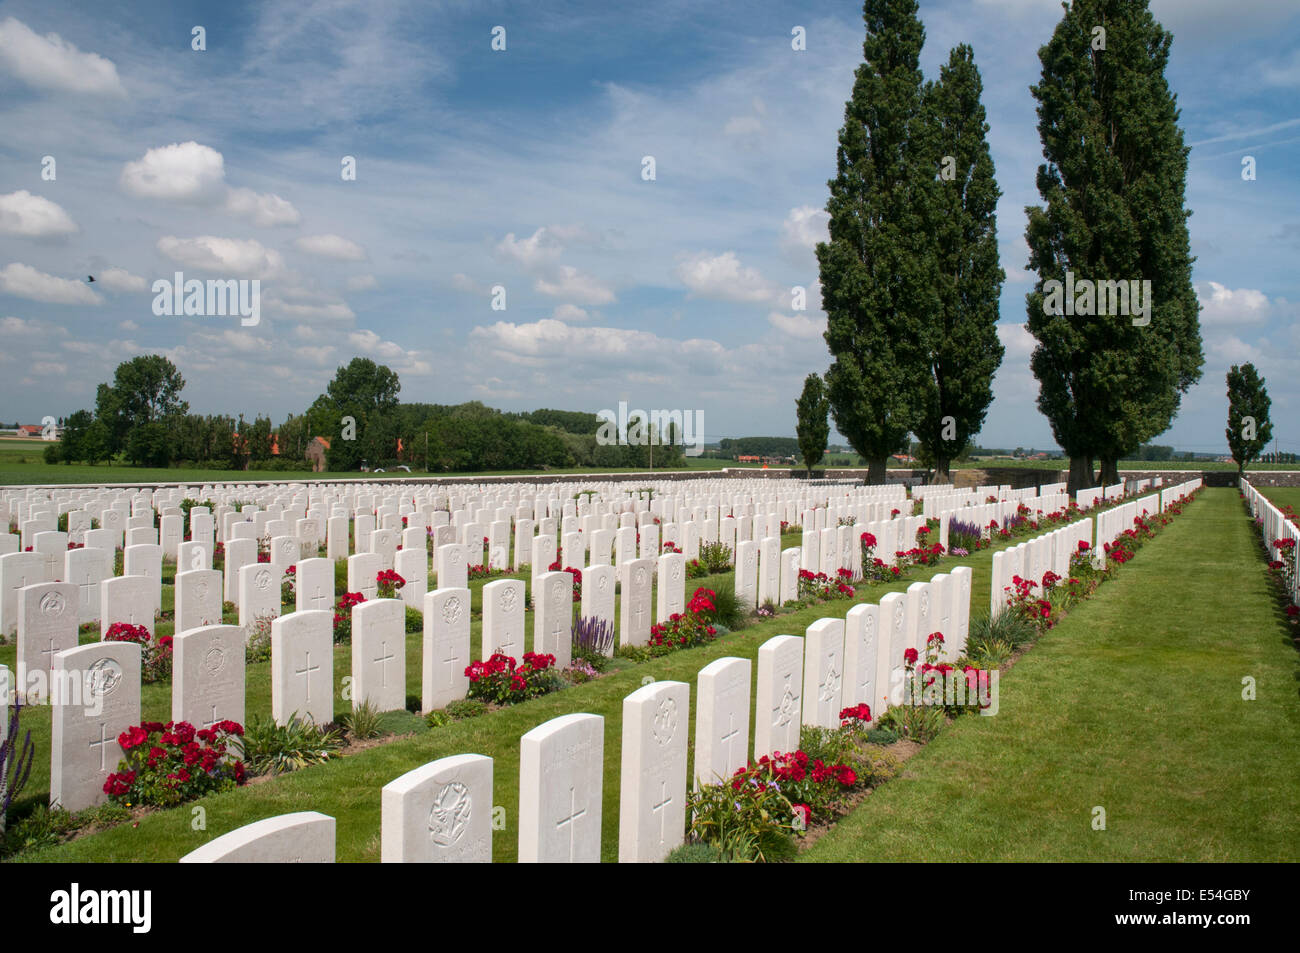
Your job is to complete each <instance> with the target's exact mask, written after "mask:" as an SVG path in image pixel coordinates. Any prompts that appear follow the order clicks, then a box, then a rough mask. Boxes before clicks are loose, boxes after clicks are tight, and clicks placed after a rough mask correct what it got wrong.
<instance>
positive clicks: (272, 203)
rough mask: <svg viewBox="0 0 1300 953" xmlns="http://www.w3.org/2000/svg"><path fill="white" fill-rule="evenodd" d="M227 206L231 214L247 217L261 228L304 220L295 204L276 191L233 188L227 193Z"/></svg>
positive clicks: (292, 223) (293, 223)
mask: <svg viewBox="0 0 1300 953" xmlns="http://www.w3.org/2000/svg"><path fill="white" fill-rule="evenodd" d="M225 208H226V211H227V212H229V213H230V214H231V215H236V216H238V217H239V218H243V219H247V220H248V221H250V222H252V223H253V224H254V225H256V226H258V227H259V228H274V227H276V226H277V225H297V224H298V223H299V222H300V221H302V216H301V215H300V214H299V213H298V210H297V209H296V208H294V207H293V204H292V203H291V202H289V201H287V200H285V199H282V198H280V196H278V195H276V194H275V193H274V192H265V193H263V192H254V191H253V190H252V189H245V188H238V189H234V188H232V189H230V191H228V192H227V193H226V204H225Z"/></svg>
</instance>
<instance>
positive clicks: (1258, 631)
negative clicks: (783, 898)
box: [800, 489, 1300, 861]
mask: <svg viewBox="0 0 1300 953" xmlns="http://www.w3.org/2000/svg"><path fill="white" fill-rule="evenodd" d="M1293 633H1294V630H1293V629H1292V628H1291V627H1290V626H1289V625H1288V623H1287V622H1286V620H1285V616H1284V615H1283V613H1282V611H1281V608H1280V605H1279V603H1278V602H1277V599H1276V597H1275V595H1274V593H1273V590H1272V589H1271V588H1270V585H1269V580H1268V578H1267V571H1266V569H1265V565H1264V559H1263V557H1262V551H1261V549H1260V548H1259V545H1258V543H1257V541H1256V538H1255V535H1254V532H1253V530H1252V528H1251V524H1250V520H1249V518H1248V517H1247V515H1246V511H1245V508H1244V507H1243V505H1242V504H1241V502H1240V500H1239V499H1238V495H1237V491H1236V490H1235V489H1207V490H1205V491H1204V492H1203V495H1202V497H1201V498H1200V499H1199V500H1198V501H1197V502H1195V503H1193V504H1191V505H1190V506H1188V507H1186V509H1185V510H1184V512H1183V514H1182V515H1181V516H1179V517H1177V518H1176V519H1175V520H1174V522H1173V523H1172V524H1171V525H1170V526H1168V527H1166V528H1165V529H1164V530H1163V531H1162V532H1161V534H1160V536H1159V537H1158V538H1157V539H1155V540H1153V541H1151V542H1149V543H1148V544H1147V545H1146V546H1144V547H1143V549H1142V550H1141V551H1140V553H1139V554H1138V556H1137V558H1136V559H1135V560H1134V561H1133V562H1132V563H1131V564H1129V565H1128V566H1127V567H1126V568H1125V569H1124V570H1123V572H1122V573H1121V575H1120V576H1119V577H1118V578H1117V579H1115V580H1113V581H1111V582H1108V583H1106V584H1105V585H1104V586H1103V587H1102V588H1101V589H1100V590H1099V591H1098V593H1097V594H1096V595H1095V596H1094V597H1093V599H1092V600H1090V601H1089V602H1087V603H1084V604H1083V605H1080V606H1078V607H1076V608H1075V610H1074V611H1073V612H1072V613H1071V614H1070V615H1069V616H1068V617H1067V618H1066V619H1065V621H1064V622H1062V623H1061V625H1059V626H1058V627H1057V628H1055V629H1053V630H1052V631H1051V632H1049V633H1048V634H1047V635H1046V636H1045V637H1043V638H1042V639H1041V640H1040V641H1039V642H1038V644H1037V645H1036V646H1035V647H1034V648H1033V649H1032V650H1031V651H1030V652H1028V653H1027V654H1026V655H1025V656H1024V657H1023V658H1022V659H1021V660H1020V662H1019V663H1018V664H1017V665H1016V666H1015V667H1014V668H1013V669H1012V670H1011V671H1010V672H1009V673H1008V674H1007V675H1006V676H1005V677H1004V678H1003V679H1002V683H1001V699H1000V700H1001V710H1000V712H999V713H998V714H997V715H996V716H994V717H987V718H985V717H966V718H962V719H960V720H959V721H958V722H957V723H955V724H954V725H952V726H950V727H949V729H948V730H946V731H945V732H944V733H943V734H942V735H941V736H940V737H939V738H938V739H936V740H935V741H934V742H932V743H931V744H930V745H928V746H927V747H926V748H924V749H923V750H922V751H921V752H919V753H918V754H917V755H916V756H915V757H913V758H912V759H911V760H910V761H909V762H908V763H907V767H906V770H905V771H904V773H903V774H902V775H901V776H900V777H898V778H897V779H895V780H893V781H891V782H890V783H888V784H886V785H884V786H883V787H882V788H881V789H880V790H878V791H876V792H875V793H873V794H872V795H871V796H869V797H868V798H866V800H864V801H863V802H862V803H861V804H860V805H859V806H858V808H857V809H856V810H855V811H854V812H853V813H852V814H850V815H849V816H848V817H845V818H843V819H841V821H840V822H839V823H838V824H837V825H836V826H835V828H834V830H833V831H831V832H830V833H829V834H827V836H825V837H823V838H822V839H821V840H820V841H819V842H818V843H817V844H815V845H814V846H813V847H812V848H811V849H810V850H808V851H807V852H805V853H804V854H803V855H801V858H800V859H801V860H805V861H878V860H891V861H893V860H898V861H918V860H919V861H924V860H942V861H976V860H984V861H990V860H999V861H1038V860H1065V861H1247V860H1250V861H1284V860H1290V861H1294V860H1296V859H1297V858H1300V812H1298V811H1297V810H1296V807H1295V798H1296V791H1297V790H1298V789H1300V697H1298V696H1300V691H1298V683H1297V679H1298V678H1300V656H1298V655H1297V652H1296V648H1295V645H1294V644H1293V642H1292V636H1293ZM1247 677H1250V678H1253V679H1254V681H1255V690H1256V700H1254V701H1246V700H1243V697H1242V693H1243V683H1242V681H1243V679H1244V678H1247ZM1098 807H1101V808H1104V809H1105V812H1106V813H1105V822H1106V829H1105V830H1094V829H1093V817H1094V810H1095V808H1098Z"/></svg>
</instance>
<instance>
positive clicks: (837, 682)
mask: <svg viewBox="0 0 1300 953" xmlns="http://www.w3.org/2000/svg"><path fill="white" fill-rule="evenodd" d="M804 649H805V657H804V667H803V673H804V674H803V722H804V724H805V725H818V726H820V727H822V728H838V727H839V724H840V711H841V710H842V709H843V708H844V705H843V704H842V703H841V699H842V698H843V691H844V620H843V619H818V620H817V621H816V622H814V623H813V624H812V625H810V626H808V629H807V631H806V633H805V638H804Z"/></svg>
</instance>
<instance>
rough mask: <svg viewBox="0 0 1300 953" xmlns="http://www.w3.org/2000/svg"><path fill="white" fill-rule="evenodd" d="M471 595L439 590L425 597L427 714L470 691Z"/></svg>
mask: <svg viewBox="0 0 1300 953" xmlns="http://www.w3.org/2000/svg"><path fill="white" fill-rule="evenodd" d="M469 622H470V595H469V590H468V589H441V588H439V589H435V590H434V591H433V592H431V593H429V594H428V595H426V596H425V597H424V643H423V651H422V657H423V660H424V664H423V676H422V679H421V685H422V686H423V694H422V700H423V707H422V709H421V710H422V711H423V712H424V713H426V714H427V713H429V712H431V711H433V710H435V709H437V708H445V707H447V705H449V704H451V703H452V702H454V701H459V700H460V699H462V698H464V697H465V695H466V694H467V693H468V691H469V678H468V677H467V676H466V675H465V668H466V666H468V665H469V663H470V661H471V658H470V644H469Z"/></svg>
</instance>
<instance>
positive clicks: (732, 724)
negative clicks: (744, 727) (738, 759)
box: [722, 711, 740, 761]
mask: <svg viewBox="0 0 1300 953" xmlns="http://www.w3.org/2000/svg"><path fill="white" fill-rule="evenodd" d="M727 727H728V728H729V729H731V730H730V731H728V732H727V733H726V734H725V735H723V736H722V744H723V745H724V747H725V748H726V751H727V760H728V761H730V760H731V739H733V738H735V737H736V735H738V734H740V729H739V728H737V727H736V713H735V712H734V711H729V712H727Z"/></svg>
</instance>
